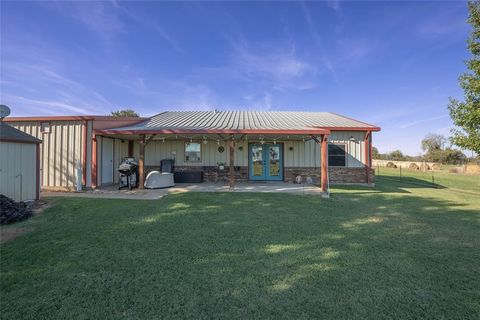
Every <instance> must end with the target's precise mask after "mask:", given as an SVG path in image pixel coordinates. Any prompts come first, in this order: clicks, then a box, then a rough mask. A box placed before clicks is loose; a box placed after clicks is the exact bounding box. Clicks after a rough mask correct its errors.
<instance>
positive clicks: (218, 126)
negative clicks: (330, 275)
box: [8, 111, 380, 191]
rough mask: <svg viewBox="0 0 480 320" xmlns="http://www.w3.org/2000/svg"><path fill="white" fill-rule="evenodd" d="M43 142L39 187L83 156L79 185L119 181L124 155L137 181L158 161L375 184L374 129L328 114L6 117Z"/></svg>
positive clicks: (181, 168) (260, 177)
mask: <svg viewBox="0 0 480 320" xmlns="http://www.w3.org/2000/svg"><path fill="white" fill-rule="evenodd" d="M8 121H10V124H11V125H13V126H15V127H17V128H18V129H20V130H23V131H25V132H28V133H32V134H33V135H36V136H37V137H41V139H42V140H43V141H44V143H43V146H42V186H43V187H44V188H47V187H68V188H70V187H73V186H74V182H75V164H76V162H77V161H80V162H81V165H82V168H83V174H84V179H83V185H84V186H85V187H91V188H96V187H101V186H104V185H111V184H116V183H118V174H117V167H118V165H119V164H120V162H121V161H122V160H123V159H124V158H125V157H134V158H136V159H137V160H138V163H139V180H140V184H139V187H143V182H144V179H145V175H146V174H147V173H148V172H149V171H152V170H158V169H159V166H160V161H161V160H162V159H174V160H175V171H176V172H196V173H201V175H202V177H203V178H204V179H205V180H207V181H218V180H219V179H220V180H225V181H228V183H229V184H230V185H231V186H232V187H233V185H234V184H235V182H236V181H285V182H291V181H294V180H295V179H297V178H298V177H301V178H302V179H303V180H304V181H305V180H311V181H312V182H313V183H317V184H318V185H319V186H320V187H321V188H322V190H324V191H325V190H326V189H327V187H328V184H329V183H367V184H372V183H373V182H374V172H373V170H372V169H371V148H372V132H374V131H379V130H380V128H379V127H377V126H374V125H371V124H368V123H365V122H362V121H358V120H354V119H351V118H348V117H345V116H341V115H338V114H335V113H331V112H283V111H266V112H251V111H173V112H162V113H160V114H158V115H155V116H153V117H151V118H113V117H98V116H91V117H50V118H47V117H42V118H41V119H40V118H9V119H8Z"/></svg>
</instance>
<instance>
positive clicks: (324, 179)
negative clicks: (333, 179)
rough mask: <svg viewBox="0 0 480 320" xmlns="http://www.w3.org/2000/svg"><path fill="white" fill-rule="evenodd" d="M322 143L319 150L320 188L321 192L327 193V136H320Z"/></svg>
mask: <svg viewBox="0 0 480 320" xmlns="http://www.w3.org/2000/svg"><path fill="white" fill-rule="evenodd" d="M321 138H322V142H321V148H320V159H321V166H320V170H321V171H320V179H321V180H320V181H321V182H320V188H321V190H322V192H327V190H328V156H327V153H328V135H326V134H323V135H322V137H321Z"/></svg>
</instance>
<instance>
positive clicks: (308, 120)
mask: <svg viewBox="0 0 480 320" xmlns="http://www.w3.org/2000/svg"><path fill="white" fill-rule="evenodd" d="M269 130H271V131H276V132H281V131H288V132H290V133H294V132H295V131H299V132H303V133H306V132H311V133H316V132H321V131H322V130H323V131H324V132H325V131H326V130H364V131H369V130H371V131H379V130H380V128H378V127H376V126H374V125H371V124H368V123H365V122H362V121H358V120H354V119H351V118H348V117H345V116H341V115H338V114H335V113H332V112H296V111H295V112H294V111H167V112H162V113H160V114H158V115H155V116H153V117H151V118H150V119H148V120H147V121H144V122H141V123H138V124H136V125H132V126H127V127H121V128H113V129H108V130H104V133H107V131H108V133H115V132H118V133H120V132H123V133H141V132H149V133H153V132H155V131H163V132H165V133H166V132H168V131H170V132H177V131H185V132H189V131H190V132H210V131H229V132H244V133H245V132H250V131H252V132H254V131H269Z"/></svg>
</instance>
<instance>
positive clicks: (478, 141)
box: [448, 0, 480, 154]
mask: <svg viewBox="0 0 480 320" xmlns="http://www.w3.org/2000/svg"><path fill="white" fill-rule="evenodd" d="M468 9H469V13H470V14H469V18H468V22H469V23H470V24H471V25H472V29H473V30H472V33H471V35H470V38H469V39H468V49H469V50H470V52H471V53H472V55H473V57H472V58H471V59H470V60H468V61H467V62H466V64H467V67H468V69H470V71H471V72H469V73H468V72H466V73H464V74H462V75H461V76H460V78H459V82H460V87H462V89H463V91H464V95H465V101H459V100H457V99H454V98H450V103H449V105H448V110H449V111H450V117H451V118H452V120H453V123H454V124H455V126H457V127H458V128H456V129H452V135H453V136H452V138H451V141H452V143H453V144H455V145H457V146H459V147H461V148H464V149H469V150H473V151H475V152H476V153H477V154H480V1H479V0H475V1H471V2H469V3H468Z"/></svg>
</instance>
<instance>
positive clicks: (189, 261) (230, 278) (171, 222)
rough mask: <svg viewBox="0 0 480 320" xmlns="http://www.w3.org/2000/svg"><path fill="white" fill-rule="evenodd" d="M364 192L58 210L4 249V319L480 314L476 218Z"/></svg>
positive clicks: (93, 203) (455, 209)
mask: <svg viewBox="0 0 480 320" xmlns="http://www.w3.org/2000/svg"><path fill="white" fill-rule="evenodd" d="M379 185H380V184H379ZM394 190H397V191H394ZM398 190H400V191H398ZM367 191H368V190H367V189H366V191H365V193H362V191H359V192H355V193H353V194H352V196H351V197H350V198H349V197H348V195H341V196H339V197H336V196H334V197H333V198H332V199H330V200H325V199H321V198H320V197H316V196H294V195H285V194H261V195H258V194H248V193H183V194H175V195H170V196H168V197H166V198H165V199H163V200H161V201H145V202H140V201H135V202H130V201H117V200H92V199H88V200H87V199H65V200H63V201H59V205H58V206H57V207H55V208H53V209H51V210H49V212H48V214H47V213H46V214H45V217H44V218H42V219H44V220H45V221H44V223H43V225H41V228H39V230H38V232H35V233H32V234H30V235H26V236H25V237H23V238H20V239H18V240H17V241H15V242H13V243H12V244H11V245H10V244H9V246H7V247H5V248H4V249H3V250H2V261H1V267H2V268H1V270H2V278H1V284H2V285H1V289H2V292H3V293H5V295H4V297H6V298H5V299H4V302H3V303H2V305H1V308H2V314H4V315H6V316H16V318H18V317H22V316H23V317H28V316H32V315H35V316H37V317H42V315H50V316H52V315H53V316H55V317H58V318H60V317H62V316H64V315H70V316H73V317H75V316H85V317H90V316H101V317H106V318H131V317H133V318H151V317H164V318H177V317H179V318H214V317H217V318H318V317H325V318H473V317H475V316H476V315H478V314H479V312H480V305H479V303H478V301H480V300H479V297H480V290H479V288H480V280H479V279H480V271H479V268H478V266H477V262H478V259H479V258H480V250H479V248H480V239H479V237H478V229H479V218H480V217H479V215H480V214H479V211H478V210H477V211H475V210H471V209H470V210H467V209H466V208H465V207H466V204H465V203H456V202H451V201H448V200H444V199H439V198H435V197H434V196H432V197H423V198H419V197H412V196H410V195H409V194H406V193H404V192H402V191H403V190H402V187H401V186H399V185H385V186H383V187H380V189H379V190H378V191H377V190H374V191H372V192H370V193H367ZM394 192H396V193H397V194H393V193H394ZM433 192H434V191H433ZM47 220H48V223H47ZM45 297H48V298H47V299H45Z"/></svg>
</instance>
